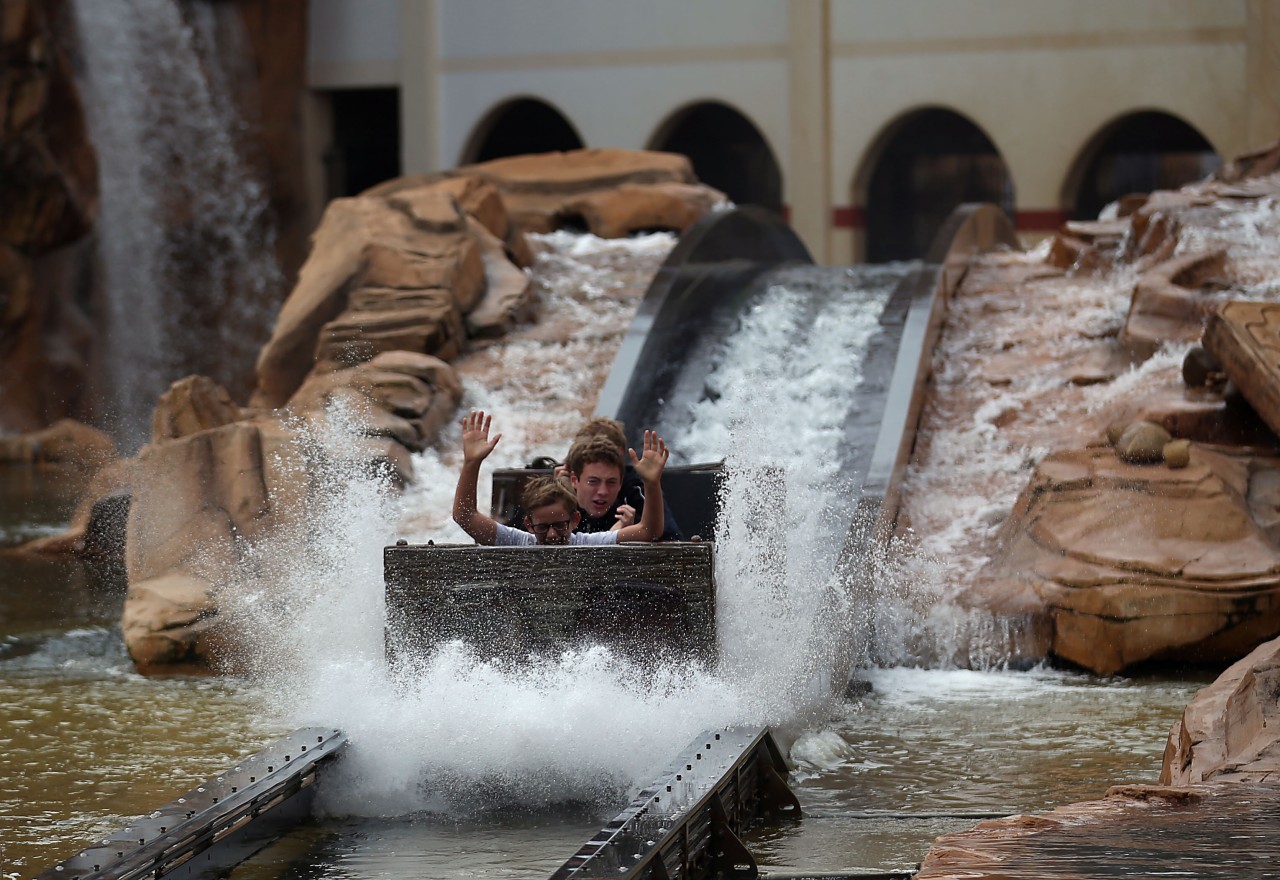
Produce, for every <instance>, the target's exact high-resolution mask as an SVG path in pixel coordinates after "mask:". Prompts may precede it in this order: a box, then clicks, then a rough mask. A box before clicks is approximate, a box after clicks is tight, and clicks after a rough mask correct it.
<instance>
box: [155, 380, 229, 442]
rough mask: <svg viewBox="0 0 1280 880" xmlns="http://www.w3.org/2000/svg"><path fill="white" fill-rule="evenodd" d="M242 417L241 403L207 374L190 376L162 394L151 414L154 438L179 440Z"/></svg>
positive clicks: (175, 383) (158, 440) (157, 440)
mask: <svg viewBox="0 0 1280 880" xmlns="http://www.w3.org/2000/svg"><path fill="white" fill-rule="evenodd" d="M239 420H240V407H238V406H236V405H235V403H234V402H233V401H232V400H231V395H230V394H228V393H227V390H226V389H225V388H223V387H222V386H221V385H219V384H218V383H217V382H215V381H213V380H212V379H210V378H209V377H207V376H187V377H186V378H184V379H179V380H178V381H177V382H174V383H173V384H172V385H170V386H169V389H168V390H167V391H165V393H164V394H162V395H160V400H159V402H157V403H156V408H155V411H154V412H153V413H152V415H151V442H152V443H161V442H163V441H165V440H176V439H178V438H179V437H186V436H187V435H188V434H195V433H197V432H199V431H207V430H209V429H210V428H220V427H222V426H223V425H229V424H231V423H232V422H236V421H239Z"/></svg>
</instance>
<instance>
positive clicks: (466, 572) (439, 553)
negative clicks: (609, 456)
mask: <svg viewBox="0 0 1280 880" xmlns="http://www.w3.org/2000/svg"><path fill="white" fill-rule="evenodd" d="M549 472H550V471H549V469H534V468H512V469H505V470H499V471H497V472H495V474H494V480H493V498H492V511H493V513H492V515H493V516H494V518H495V519H498V520H499V521H507V520H509V519H510V518H511V513H512V511H513V509H514V506H515V499H516V498H517V497H518V496H519V493H520V489H521V488H522V487H523V485H524V482H525V481H527V480H528V479H530V478H532V477H534V476H538V475H541V474H545V473H549ZM719 472H720V465H718V464H715V465H693V466H677V467H671V468H668V469H667V471H666V473H665V474H664V475H663V492H664V494H665V495H666V497H667V498H668V499H669V504H670V505H671V507H672V508H673V509H674V510H675V511H677V516H678V518H679V519H680V522H681V527H682V528H684V529H686V533H687V534H691V535H693V534H696V535H698V540H692V541H673V542H663V543H657V544H622V545H618V546H603V547H601V546H556V547H552V546H533V547H480V546H475V545H470V544H466V545H464V544H418V545H410V544H408V543H407V542H398V543H397V544H396V545H395V546H391V547H387V548H385V550H384V551H383V571H384V577H385V582H386V606H387V635H386V644H387V653H388V656H389V657H390V658H392V659H393V661H394V660H395V659H397V658H405V657H409V656H415V655H416V656H423V655H424V654H425V653H426V652H427V651H429V650H431V649H432V648H434V647H435V646H438V645H439V644H441V643H443V642H448V641H452V640H460V641H462V642H465V643H467V644H468V645H470V646H472V647H473V648H474V649H475V650H477V651H479V652H481V653H482V654H484V655H487V656H492V657H495V658H502V659H508V660H515V659H520V658H524V657H528V656H530V655H539V654H549V653H558V652H560V651H563V650H565V649H569V648H573V647H577V646H586V645H590V644H604V645H607V646H609V647H611V648H613V649H615V650H617V651H619V652H621V653H624V654H626V655H628V656H633V657H637V658H640V659H644V660H651V661H656V660H658V659H661V658H672V659H681V660H691V659H701V660H709V659H711V658H712V657H713V656H714V653H715V632H716V629H715V552H714V543H713V541H711V540H709V538H711V537H713V536H714V528H715V486H716V481H717V479H718V475H719ZM686 523H688V525H686ZM690 528H692V529H696V530H697V531H696V532H691V531H687V530H688V529H690ZM704 537H705V538H707V539H704Z"/></svg>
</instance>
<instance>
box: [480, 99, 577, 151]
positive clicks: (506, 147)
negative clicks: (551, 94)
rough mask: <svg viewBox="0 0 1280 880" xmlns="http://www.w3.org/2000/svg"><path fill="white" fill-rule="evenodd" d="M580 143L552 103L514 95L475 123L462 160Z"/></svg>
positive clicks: (553, 148) (574, 131)
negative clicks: (512, 98)
mask: <svg viewBox="0 0 1280 880" xmlns="http://www.w3.org/2000/svg"><path fill="white" fill-rule="evenodd" d="M582 146H583V144H582V138H581V137H580V136H579V135H578V132H577V130H576V129H574V127H573V126H572V125H571V124H570V123H569V120H568V119H565V117H564V114H562V113H561V112H560V111H559V110H557V109H556V108H555V107H552V106H551V105H550V104H548V103H546V102H545V101H539V100H538V99H537V98H517V99H515V100H513V101H508V102H507V103H505V104H503V105H501V106H500V107H496V108H495V109H493V110H492V111H490V113H489V115H488V116H486V117H485V118H484V119H483V120H482V121H481V122H480V124H479V125H477V126H476V129H475V131H474V132H473V133H472V135H471V140H470V142H469V144H468V146H467V150H466V153H465V154H464V155H463V157H462V162H463V164H468V163H471V162H487V161H489V160H490V159H501V158H503V157H504V156H521V155H524V154H525V153H552V152H556V151H558V150H580V149H582Z"/></svg>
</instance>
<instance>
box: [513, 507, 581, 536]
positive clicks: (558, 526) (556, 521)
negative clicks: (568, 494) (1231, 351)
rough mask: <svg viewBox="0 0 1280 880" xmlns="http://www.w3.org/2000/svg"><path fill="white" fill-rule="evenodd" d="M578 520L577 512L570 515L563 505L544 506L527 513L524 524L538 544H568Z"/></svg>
mask: <svg viewBox="0 0 1280 880" xmlns="http://www.w3.org/2000/svg"><path fill="white" fill-rule="evenodd" d="M579 518H580V516H579V514H578V511H576V510H575V511H573V512H572V513H570V512H569V511H568V510H566V509H565V506H564V505H563V504H544V505H542V506H541V507H535V508H534V509H533V510H531V511H529V514H528V515H527V516H526V517H525V518H524V524H525V527H526V528H527V529H528V530H529V531H531V532H533V536H534V537H535V538H537V539H538V543H539V544H568V543H569V535H570V534H572V533H573V530H574V529H576V528H577V527H578V520H579Z"/></svg>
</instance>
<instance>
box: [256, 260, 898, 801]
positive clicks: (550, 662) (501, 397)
mask: <svg viewBox="0 0 1280 880" xmlns="http://www.w3.org/2000/svg"><path fill="white" fill-rule="evenodd" d="M586 246H587V245H586V244H584V243H582V242H561V243H558V244H557V245H556V247H558V248H566V247H567V249H568V250H570V252H572V250H573V249H575V248H582V247H586ZM560 252H561V254H562V255H563V253H564V251H563V250H561V251H560ZM558 259H559V258H557V260H558ZM555 286H556V285H554V284H552V285H549V288H550V289H551V290H550V293H549V294H548V296H549V297H550V298H551V299H553V300H554V299H555V298H556V297H558V296H561V295H565V296H569V297H570V299H572V300H573V301H574V302H575V303H577V304H578V305H576V306H574V307H575V308H576V307H579V306H580V305H581V302H582V297H583V294H582V290H583V289H584V285H582V284H580V283H579V284H574V285H569V286H570V287H572V289H573V291H565V292H563V293H561V294H558V293H556V292H555V290H554V288H555ZM574 291H576V292H574ZM839 293H840V291H838V290H829V291H826V299H827V300H829V301H828V302H827V303H826V304H825V305H824V306H823V308H821V309H819V310H818V312H817V315H816V317H815V315H813V314H808V316H807V317H802V316H800V315H793V316H792V318H790V319H789V321H790V322H791V325H792V328H793V330H794V338H790V341H789V342H788V337H787V336H786V335H785V334H778V333H777V330H778V327H779V320H780V319H781V317H782V316H784V315H786V314H789V313H792V312H797V311H799V312H806V309H809V308H812V307H813V305H814V303H813V302H810V303H809V304H808V305H806V304H805V303H804V302H801V301H800V299H804V297H801V296H800V295H799V294H798V293H797V292H796V291H794V290H789V289H786V288H785V287H779V288H778V289H776V290H773V291H770V292H769V294H768V296H767V297H766V299H765V301H764V302H763V303H762V305H761V308H760V309H759V311H758V312H757V314H756V315H755V316H753V319H752V320H753V324H754V326H756V327H757V328H758V330H759V332H762V333H765V334H766V335H767V336H769V337H770V338H771V339H772V341H773V342H772V344H773V346H774V347H773V348H772V349H771V350H770V352H769V353H767V354H766V353H765V352H763V351H761V350H760V349H759V348H758V347H757V345H756V344H755V343H746V347H745V348H743V349H742V350H741V351H739V352H738V353H737V354H734V355H732V356H731V357H727V358H725V359H723V361H722V363H723V364H724V365H725V368H724V370H722V371H720V372H718V373H717V375H716V376H715V378H714V380H713V381H715V382H716V383H717V385H718V387H719V388H720V392H719V402H718V405H717V406H716V407H715V409H716V410H717V411H719V412H721V413H724V414H726V416H727V419H728V421H729V431H728V434H727V437H728V440H727V441H726V447H727V448H722V449H721V454H724V455H725V456H726V457H727V459H728V461H729V464H730V467H731V470H733V472H734V473H737V474H741V475H742V479H740V480H739V479H731V480H730V486H729V489H728V490H727V491H726V500H725V507H726V525H725V534H724V536H723V538H722V540H721V541H720V542H719V546H718V552H717V566H718V567H719V577H718V580H719V582H720V584H721V596H720V605H719V611H718V613H719V616H720V627H721V633H722V637H721V638H722V641H721V648H722V654H721V661H720V664H719V666H718V667H717V668H714V669H706V668H699V667H689V666H658V667H657V668H654V667H652V666H644V667H642V666H639V665H637V664H635V663H633V662H632V661H630V660H628V659H626V658H623V657H620V656H617V655H614V654H612V653H611V652H609V651H608V650H606V649H604V648H601V647H596V648H591V649H588V650H582V651H572V652H566V653H564V654H562V655H561V656H558V657H552V658H546V659H543V660H535V661H531V662H529V663H527V664H525V665H522V666H520V667H519V668H512V667H509V666H503V665H498V664H495V663H492V662H489V661H486V660H485V659H483V658H480V657H477V656H475V655H473V654H472V653H470V652H469V651H468V650H467V649H466V648H465V647H463V646H461V645H457V644H454V645H449V646H445V647H444V648H442V649H440V650H437V651H436V652H435V653H434V654H432V655H431V656H429V657H422V658H418V661H417V662H416V663H411V664H406V666H405V670H408V671H407V672H406V674H404V675H402V676H400V677H399V678H397V677H396V675H395V674H394V673H393V672H392V671H390V669H389V668H388V667H387V664H386V663H385V662H384V659H383V646H382V626H383V619H384V607H383V600H382V573H381V550H382V547H383V546H384V545H385V544H387V543H389V542H390V541H391V540H393V538H394V537H396V536H397V535H395V534H394V533H395V532H396V531H397V530H398V529H400V528H401V527H402V524H403V523H404V521H405V520H404V518H403V515H404V511H402V510H397V509H396V507H397V499H396V498H395V497H394V496H393V495H392V494H391V493H390V492H388V491H387V490H386V488H385V487H383V486H381V485H380V484H378V483H377V482H376V481H375V480H373V479H372V478H370V477H368V476H367V475H364V474H361V473H359V472H351V471H349V470H348V469H345V468H343V467H341V466H338V465H334V464H332V463H329V462H328V460H327V459H326V458H325V457H324V456H322V455H319V454H311V455H310V458H311V464H310V465H309V466H308V471H309V479H311V480H312V481H319V482H320V483H322V484H323V485H324V486H326V487H327V488H326V491H325V492H322V493H320V494H319V495H318V496H317V500H316V501H315V506H314V508H313V509H309V510H307V511H306V512H305V514H304V515H302V516H301V517H299V518H298V521H300V522H304V523H305V524H306V529H305V531H304V532H299V533H295V534H283V535H280V536H277V539H276V541H277V542H278V543H275V544H274V545H273V546H271V547H263V548H260V549H255V551H254V554H253V562H252V564H251V565H249V566H246V569H247V570H253V571H254V572H255V578H254V579H253V580H252V582H251V583H248V584H243V585H240V586H239V588H238V592H239V593H240V594H241V595H242V596H243V597H244V600H243V601H242V602H241V603H240V605H241V607H242V608H243V609H244V610H243V611H242V612H241V613H244V614H248V615H254V616H256V619H257V620H258V625H257V626H256V627H255V631H256V632H258V633H260V634H261V636H262V645H261V650H262V656H263V657H264V658H268V659H264V663H263V665H264V667H269V668H272V669H278V670H281V672H280V673H279V674H269V675H268V676H267V678H268V679H269V686H268V689H269V690H270V691H271V692H272V693H273V694H275V695H276V696H275V701H276V703H277V707H276V708H277V709H278V710H279V711H281V712H283V713H285V714H286V715H287V717H288V719H289V720H290V722H291V723H296V724H305V723H322V724H328V725H335V726H338V727H340V728H342V729H343V730H344V731H346V732H347V734H348V735H349V736H350V737H351V739H352V742H353V745H354V749H353V750H352V753H351V754H350V755H349V757H348V758H347V759H346V760H345V761H344V763H343V769H342V770H341V773H342V777H341V778H340V779H338V780H337V781H336V784H334V785H332V786H326V789H327V790H328V791H329V792H330V793H331V795H330V796H331V798H332V801H333V802H332V803H331V804H330V807H331V809H334V810H337V811H341V812H351V813H358V814H373V815H388V814H402V813H408V812H415V811H423V810H427V811H431V810H444V809H448V810H454V811H457V810H462V811H467V810H471V809H483V808H492V807H493V806H495V805H502V806H503V807H507V808H511V807H515V808H525V809H537V808H541V807H543V806H545V805H547V804H551V803H563V802H573V801H580V802H588V803H593V804H598V803H616V800H617V797H618V796H619V793H620V791H621V790H623V789H626V788H627V787H629V786H634V785H637V784H639V783H641V782H643V781H645V780H646V779H647V778H649V777H651V776H652V775H653V774H654V773H655V772H656V771H657V770H658V769H660V768H661V766H662V762H663V761H664V760H666V759H668V758H669V757H670V756H671V755H672V754H674V753H676V752H677V751H678V750H679V749H681V748H683V747H684V746H685V745H687V743H688V742H689V741H690V740H691V739H692V738H693V737H694V736H695V735H696V734H697V733H699V732H700V731H702V730H706V729H709V728H714V727H718V726H721V725H726V724H740V723H754V724H783V723H787V722H792V721H796V720H797V719H801V718H804V717H807V714H808V713H810V712H813V711H816V710H817V709H818V708H819V707H820V706H821V705H823V704H824V701H825V700H826V699H827V698H828V697H829V693H828V692H827V691H826V690H824V689H823V688H822V687H820V686H818V684H817V683H815V681H814V680H813V676H814V671H815V669H816V668H818V667H820V666H822V662H820V661H819V660H818V659H815V657H814V656H812V652H813V651H820V650H823V649H824V648H825V647H827V646H824V645H823V644H822V641H821V640H820V639H815V638H814V636H815V632H816V631H819V630H821V629H822V628H823V627H825V626H828V625H829V624H830V621H827V620H823V619H820V618H819V617H818V615H817V611H818V609H819V608H820V607H821V605H822V603H823V602H824V601H825V595H824V594H825V591H827V590H829V588H830V587H829V585H830V581H831V571H830V567H831V566H830V560H831V559H832V558H833V556H834V553H835V551H836V550H838V544H835V543H834V542H833V541H832V540H831V537H830V536H831V533H832V527H834V526H835V525H839V527H840V528H841V529H842V528H843V524H841V523H840V522H839V516H840V515H839V514H838V513H833V512H832V511H834V510H835V509H836V508H838V507H839V506H840V504H842V503H846V502H847V501H848V498H847V493H846V496H844V497H842V496H841V493H840V491H839V489H838V487H837V485H836V481H833V480H832V478H831V474H830V473H829V472H828V471H829V469H830V468H832V467H834V464H833V462H832V460H831V459H832V458H833V457H835V456H836V454H837V452H836V450H837V447H838V443H839V438H838V431H837V430H836V426H838V425H839V424H840V422H841V420H842V417H841V415H840V407H841V406H843V407H844V408H845V409H846V410H847V407H848V402H847V400H846V399H845V398H844V397H843V395H844V394H846V393H847V388H848V386H849V384H850V383H851V382H856V378H857V370H858V354H857V353H858V352H860V351H861V349H862V347H863V345H864V343H865V341H866V339H867V337H868V336H869V335H870V334H871V333H872V332H873V331H874V329H875V326H876V319H877V318H878V315H879V305H882V304H883V300H884V297H885V296H886V295H887V288H886V289H885V290H882V291H880V292H878V293H876V294H874V295H871V296H866V295H865V294H864V295H863V296H861V297H859V296H852V297H845V296H842V295H837V294H839ZM798 297H799V298H798ZM587 298H590V297H589V296H588V297H587ZM808 299H809V300H811V301H816V300H820V299H822V297H818V296H810V297H808ZM550 305H551V307H552V309H553V311H554V309H555V308H557V307H558V306H556V304H555V303H554V302H553V303H551V304H550ZM800 338H804V339H807V340H808V341H809V343H810V344H811V345H813V344H815V343H814V340H815V339H822V340H824V342H823V343H822V345H823V346H825V347H824V348H821V349H820V350H815V352H814V353H813V355H812V356H811V359H810V360H809V361H806V362H803V363H802V362H801V361H800V359H796V358H790V359H791V360H792V361H793V363H792V365H791V368H790V369H789V370H766V373H771V374H773V375H772V376H771V377H769V378H768V381H765V379H766V377H765V376H763V375H762V373H761V370H760V369H758V367H759V366H760V365H762V364H765V363H767V362H768V361H769V360H771V359H773V358H774V357H775V356H776V355H780V354H781V353H784V352H790V353H794V351H793V350H795V349H799V348H803V346H802V345H800V344H799V343H798V341H797V340H798V339H800ZM737 358H741V359H743V362H742V363H740V364H738V365H737V366H736V367H735V366H733V365H731V364H730V363H729V362H730V361H731V360H734V359H737ZM750 363H755V364H756V365H757V368H745V369H740V368H744V367H748V365H749V364H750ZM735 370H737V371H738V372H736V373H735ZM826 371H829V372H826ZM841 389H845V390H841ZM506 393H507V392H505V391H496V390H495V389H493V388H478V387H476V386H474V385H468V386H467V395H468V398H469V402H471V403H478V404H484V405H486V406H489V407H490V408H493V409H496V410H497V411H498V412H499V413H502V414H504V421H503V423H502V430H503V431H504V432H505V433H506V434H507V439H505V440H504V441H503V446H505V447H506V454H507V456H508V457H509V458H512V457H513V458H514V459H515V462H517V463H518V462H519V461H520V460H521V459H522V458H523V456H524V455H525V454H527V453H528V452H529V451H531V449H533V448H534V446H535V445H536V444H535V443H533V442H532V441H531V439H530V437H529V436H528V432H527V431H524V430H522V428H523V427H524V425H526V424H529V423H534V424H536V425H539V426H543V425H544V422H545V418H546V409H547V406H546V404H545V403H544V402H539V401H530V400H520V399H518V398H519V394H520V392H519V391H516V392H513V393H512V395H511V397H506V396H505V395H506ZM833 394H835V395H837V398H836V399H833V398H832V397H831V395H833ZM784 403H785V404H786V406H784ZM521 407H524V408H525V409H527V410H528V416H527V417H522V416H521V415H520V413H521ZM788 412H789V413H791V414H792V415H791V416H788V415H787V414H786V413H788ZM577 417H578V416H577V415H576V414H571V415H570V416H569V419H570V421H572V420H573V419H575V418H577ZM702 418H703V419H704V420H705V419H706V418H710V416H709V415H708V414H706V413H704V414H703V415H702ZM750 419H754V422H751V421H749V420H750ZM342 421H343V419H342V416H341V414H334V417H333V418H331V419H330V425H331V428H329V429H326V430H330V429H332V430H337V431H338V435H337V436H324V437H320V438H317V440H316V441H315V442H314V444H313V449H314V450H319V449H332V448H337V447H340V446H341V444H342V442H343V440H342V436H345V434H344V432H343V430H342V429H341V425H342ZM801 421H803V423H804V427H803V430H802V431H801V432H800V433H803V434H804V436H805V437H809V438H812V442H814V443H815V444H821V445H820V446H819V447H817V448H814V449H812V450H810V455H809V459H811V460H810V461H808V462H807V463H802V462H800V461H798V460H796V458H795V456H793V455H782V456H781V457H780V456H779V450H784V451H785V450H787V449H794V446H793V445H790V444H794V443H795V441H796V437H797V436H798V433H797V429H798V423H799V422H801ZM347 430H350V428H348V429H347ZM673 437H674V433H673ZM684 439H687V440H688V442H689V443H690V445H691V446H694V441H693V439H692V435H690V437H688V438H684V437H683V435H682V440H684ZM806 442H809V441H808V440H806ZM454 445H456V429H455V432H454V433H453V434H449V435H447V436H446V437H445V438H443V440H442V441H441V444H440V446H441V449H442V450H445V451H442V452H430V453H427V454H424V455H421V456H418V457H417V459H416V460H415V467H416V469H417V474H418V483H419V485H418V487H415V489H414V490H413V492H412V493H410V495H409V496H407V498H406V499H405V500H406V502H407V503H408V505H409V506H410V507H415V508H418V509H419V512H420V508H421V506H422V505H423V503H424V498H428V497H429V498H431V499H434V501H433V502H432V503H435V504H438V505H439V506H441V507H442V508H443V509H444V510H445V511H447V509H448V508H447V502H448V500H450V499H451V497H452V489H453V485H454V482H455V481H456V477H457V470H456V467H457V465H456V463H455V462H454V461H453V459H454V458H455V457H456V450H454V449H452V448H451V447H453V446H454ZM500 448H503V447H500ZM700 452H701V450H699V453H700ZM496 454H497V453H496V452H495V455H496ZM763 463H769V464H771V465H772V466H774V467H777V468H778V469H779V471H780V473H779V476H780V481H779V484H778V485H779V486H785V488H783V489H781V490H780V491H781V494H780V495H779V496H778V497H779V503H780V504H782V505H783V506H782V508H781V515H780V516H777V515H775V514H777V513H779V511H774V510H768V511H764V517H763V518H767V519H768V520H769V521H770V522H772V523H773V524H774V525H775V526H776V527H777V528H778V530H779V531H778V533H777V534H776V535H775V536H772V537H771V538H770V539H769V540H767V541H764V542H763V543H762V542H761V540H760V538H761V535H760V532H759V530H758V528H757V526H758V524H759V522H760V521H762V515H761V513H762V512H761V511H760V510H758V509H757V507H756V505H757V502H758V501H760V500H767V499H761V498H760V495H759V492H758V490H759V488H760V483H759V480H758V479H757V473H758V469H759V467H760V466H761V465H762V464H763ZM815 470H816V471H817V473H815V472H814V471H815ZM428 484H430V486H428ZM828 514H829V516H830V519H829V520H824V519H823V517H824V515H828ZM446 515H447V514H446ZM419 537H420V536H419V535H415V536H414V538H415V540H416V539H418V538H419ZM446 539H448V538H446ZM770 547H781V548H784V556H785V559H784V560H782V561H781V562H779V560H778V559H777V558H765V557H767V552H766V553H765V556H762V555H761V554H762V548H763V549H764V550H765V551H767V548H770ZM822 558H826V560H827V561H826V562H825V563H824V562H822V561H821V559H822ZM271 560H277V562H272V561H271ZM806 644H807V645H809V646H810V647H809V648H808V649H806V648H804V647H801V648H799V649H798V648H797V645H806Z"/></svg>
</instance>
